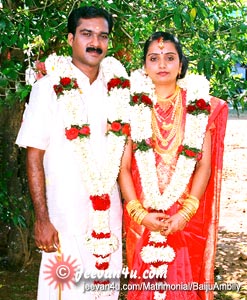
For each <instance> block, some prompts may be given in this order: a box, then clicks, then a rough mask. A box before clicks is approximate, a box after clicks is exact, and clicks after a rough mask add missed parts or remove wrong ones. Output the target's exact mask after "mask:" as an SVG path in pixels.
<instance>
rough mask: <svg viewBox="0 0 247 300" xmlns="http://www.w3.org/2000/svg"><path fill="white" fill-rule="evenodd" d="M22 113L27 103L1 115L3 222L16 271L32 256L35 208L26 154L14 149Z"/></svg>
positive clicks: (7, 108) (10, 263) (16, 147)
mask: <svg viewBox="0 0 247 300" xmlns="http://www.w3.org/2000/svg"><path fill="white" fill-rule="evenodd" d="M23 109H24V103H21V102H19V101H16V102H15V104H14V105H13V106H11V107H4V108H3V109H2V111H0V120H1V121H0V159H1V167H0V169H1V170H0V171H1V186H2V188H3V191H2V197H3V199H4V201H3V207H2V211H0V213H1V214H2V215H1V216H0V218H1V219H2V220H3V221H4V223H5V224H7V225H9V227H10V231H9V233H8V237H7V242H8V245H6V248H7V256H8V262H9V266H11V267H13V268H17V267H22V266H23V265H24V264H25V263H27V262H28V260H29V259H30V253H31V251H30V233H31V230H30V228H31V227H32V224H31V223H32V206H31V201H30V197H29V193H28V186H27V179H26V167H25V156H26V151H25V150H24V149H19V148H18V146H17V145H15V140H16V136H17V133H18V130H19V128H20V124H21V119H22V114H23ZM3 195H4V196H3Z"/></svg>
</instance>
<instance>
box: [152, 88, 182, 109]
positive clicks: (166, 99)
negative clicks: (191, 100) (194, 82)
mask: <svg viewBox="0 0 247 300" xmlns="http://www.w3.org/2000/svg"><path fill="white" fill-rule="evenodd" d="M179 90H180V89H179V86H178V85H176V89H175V92H174V93H173V94H172V95H171V96H169V97H163V96H161V95H159V94H157V93H156V96H157V101H158V102H169V103H171V104H174V99H175V98H176V97H177V95H178V93H179Z"/></svg>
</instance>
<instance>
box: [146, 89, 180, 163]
mask: <svg viewBox="0 0 247 300" xmlns="http://www.w3.org/2000/svg"><path fill="white" fill-rule="evenodd" d="M173 97H174V95H173ZM182 117H183V107H182V96H181V92H180V88H179V89H178V92H176V101H175V104H174V107H173V112H172V116H171V120H170V122H169V124H167V123H166V122H165V120H162V118H161V117H160V116H159V114H158V112H157V110H156V108H155V107H154V108H153V111H152V129H153V138H154V139H155V140H157V142H156V146H155V150H156V151H157V152H158V153H159V154H160V155H162V156H163V155H165V156H166V157H167V156H169V157H172V156H173V155H174V154H173V153H174V151H176V150H177V148H178V146H179V145H180V143H181V130H180V129H181V124H182V119H183V118H182ZM159 123H161V124H162V125H161V127H162V129H163V130H166V131H168V130H170V132H169V133H168V136H167V137H164V136H163V134H162V132H161V128H160V126H159ZM158 141H160V144H161V145H162V146H164V147H167V146H168V144H169V143H170V145H169V149H162V147H161V146H159V144H158ZM166 160H167V159H166Z"/></svg>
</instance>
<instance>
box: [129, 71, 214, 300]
mask: <svg viewBox="0 0 247 300" xmlns="http://www.w3.org/2000/svg"><path fill="white" fill-rule="evenodd" d="M130 81H131V101H130V106H131V113H130V123H131V138H132V141H133V143H134V155H135V158H136V161H137V166H138V170H139V174H140V179H141V184H142V190H143V195H144V201H143V205H144V207H145V208H146V209H152V210H156V211H166V210H168V209H169V208H170V207H171V206H172V205H173V204H174V203H175V202H176V201H177V200H178V199H179V198H180V197H181V196H182V195H183V193H184V192H185V190H186V187H187V185H188V183H189V180H190V178H191V175H192V173H193V171H194V169H195V165H196V162H197V161H198V160H199V159H200V158H201V149H202V145H203V140H204V136H205V132H206V126H207V123H208V114H209V113H210V105H209V99H210V96H209V83H208V81H207V80H206V78H205V77H203V76H199V75H193V74H192V75H188V76H186V77H185V79H182V80H179V81H178V82H177V84H178V85H179V86H180V87H181V88H183V89H184V90H186V108H187V114H186V123H185V132H184V138H183V143H182V145H180V147H179V149H178V154H179V157H178V160H177V164H176V168H175V171H174V173H173V175H172V178H171V181H170V184H169V185H168V186H167V187H166V189H165V190H164V192H163V193H162V194H161V193H160V190H159V185H158V177H157V172H156V161H155V154H154V151H153V147H152V126H151V118H152V107H153V106H154V105H155V104H156V103H157V98H156V96H155V92H154V91H155V87H154V84H153V83H152V81H151V79H150V78H149V77H148V76H147V75H145V73H144V70H143V69H139V70H136V71H134V72H133V73H132V74H131V77H130ZM142 95H145V97H144V98H143V97H142ZM147 98H148V99H147ZM178 183H179V184H178ZM175 255H176V254H175V251H174V249H173V248H172V247H170V246H169V245H168V244H167V241H166V238H165V237H164V236H162V235H161V234H160V233H159V232H150V236H149V240H148V244H147V245H146V246H143V248H142V250H141V257H142V260H143V261H144V262H145V263H147V264H150V270H152V271H153V272H155V273H156V275H158V276H159V275H160V274H163V278H164V279H165V278H166V276H167V269H168V264H169V263H171V262H172V261H173V260H174V258H175ZM165 298H166V292H165V291H162V292H160V291H155V292H154V299H156V300H163V299H165Z"/></svg>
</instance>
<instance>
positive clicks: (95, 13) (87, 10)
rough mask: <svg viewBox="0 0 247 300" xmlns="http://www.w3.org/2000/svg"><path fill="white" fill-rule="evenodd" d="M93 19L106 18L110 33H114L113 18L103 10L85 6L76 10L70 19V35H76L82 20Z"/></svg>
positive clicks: (68, 26)
mask: <svg viewBox="0 0 247 300" xmlns="http://www.w3.org/2000/svg"><path fill="white" fill-rule="evenodd" d="M92 18H104V19H105V20H106V21H107V23H108V28H109V33H111V31H112V27H113V18H112V15H111V14H109V13H108V12H107V11H106V10H105V9H103V8H97V7H94V6H83V7H79V8H76V9H74V10H73V11H72V12H71V14H70V15H69V18H68V25H67V28H68V33H72V34H73V35H75V32H76V27H77V26H78V25H79V20H80V19H92Z"/></svg>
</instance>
